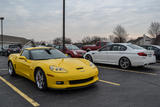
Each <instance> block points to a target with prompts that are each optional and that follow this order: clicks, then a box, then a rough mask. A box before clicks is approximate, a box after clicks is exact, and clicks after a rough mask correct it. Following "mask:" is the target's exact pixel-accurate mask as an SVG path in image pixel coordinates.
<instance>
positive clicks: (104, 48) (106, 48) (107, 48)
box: [100, 45, 111, 51]
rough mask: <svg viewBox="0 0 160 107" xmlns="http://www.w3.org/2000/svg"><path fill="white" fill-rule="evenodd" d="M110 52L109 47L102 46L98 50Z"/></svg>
mask: <svg viewBox="0 0 160 107" xmlns="http://www.w3.org/2000/svg"><path fill="white" fill-rule="evenodd" d="M110 50H111V45H109V46H104V47H103V48H101V49H100V51H110Z"/></svg>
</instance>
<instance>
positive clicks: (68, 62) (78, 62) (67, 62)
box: [40, 58, 89, 69]
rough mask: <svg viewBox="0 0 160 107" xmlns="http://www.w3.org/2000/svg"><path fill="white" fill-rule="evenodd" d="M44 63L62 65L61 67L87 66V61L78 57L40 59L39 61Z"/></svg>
mask: <svg viewBox="0 0 160 107" xmlns="http://www.w3.org/2000/svg"><path fill="white" fill-rule="evenodd" d="M40 62H42V63H45V64H46V65H48V66H50V65H53V66H56V67H62V68H71V69H73V68H79V67H89V62H88V61H86V60H83V59H78V58H62V59H50V60H44V61H43V60H42V61H40Z"/></svg>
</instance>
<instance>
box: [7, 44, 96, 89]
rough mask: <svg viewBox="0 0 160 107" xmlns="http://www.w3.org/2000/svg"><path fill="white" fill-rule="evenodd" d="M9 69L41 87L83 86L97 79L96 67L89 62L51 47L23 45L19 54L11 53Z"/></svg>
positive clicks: (63, 87) (10, 71) (12, 73)
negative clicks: (28, 46)
mask: <svg viewBox="0 0 160 107" xmlns="http://www.w3.org/2000/svg"><path fill="white" fill-rule="evenodd" d="M8 72H9V74H10V75H11V76H13V75H15V74H18V75H20V76H23V77H25V78H27V79H29V80H31V81H33V82H35V83H36V86H37V88H38V89H40V90H44V89H46V88H48V87H49V88H56V89H66V88H74V87H83V86H88V85H92V84H94V83H95V82H97V81H98V69H97V67H96V66H95V65H94V64H93V63H92V62H90V61H88V60H85V59H82V58H68V57H67V56H66V55H65V54H63V53H62V52H60V51H58V50H57V49H54V48H51V47H32V48H25V49H24V50H22V52H21V53H20V54H11V55H10V56H9V58H8Z"/></svg>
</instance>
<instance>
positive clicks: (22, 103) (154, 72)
mask: <svg viewBox="0 0 160 107" xmlns="http://www.w3.org/2000/svg"><path fill="white" fill-rule="evenodd" d="M96 65H97V66H98V69H99V78H100V81H99V82H97V83H96V85H94V86H91V87H86V88H81V89H74V90H54V89H48V90H47V91H44V92H43V91H39V90H38V89H37V88H36V86H35V84H34V83H33V82H31V81H29V80H27V79H25V78H23V77H20V76H15V77H10V76H9V75H8V72H7V57H3V56H0V77H2V78H3V79H5V80H6V81H7V82H4V81H2V80H1V79H0V107H33V106H40V107H159V106H160V63H158V64H155V65H150V66H147V67H144V68H143V67H137V68H131V69H129V70H122V69H120V68H119V67H117V66H111V65H102V64H96ZM7 83H9V84H11V85H12V86H9V85H8V84H7ZM13 87H16V89H15V90H14V89H13ZM17 90H19V91H20V92H19V91H17ZM29 99H30V100H29ZM35 103H36V104H37V105H36V104H35ZM34 104H35V105H34Z"/></svg>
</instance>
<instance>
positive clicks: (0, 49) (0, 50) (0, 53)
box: [0, 46, 2, 55]
mask: <svg viewBox="0 0 160 107" xmlns="http://www.w3.org/2000/svg"><path fill="white" fill-rule="evenodd" d="M0 55H2V47H1V46H0Z"/></svg>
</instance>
